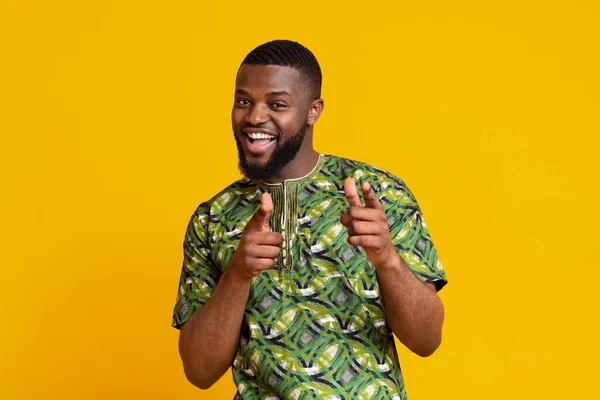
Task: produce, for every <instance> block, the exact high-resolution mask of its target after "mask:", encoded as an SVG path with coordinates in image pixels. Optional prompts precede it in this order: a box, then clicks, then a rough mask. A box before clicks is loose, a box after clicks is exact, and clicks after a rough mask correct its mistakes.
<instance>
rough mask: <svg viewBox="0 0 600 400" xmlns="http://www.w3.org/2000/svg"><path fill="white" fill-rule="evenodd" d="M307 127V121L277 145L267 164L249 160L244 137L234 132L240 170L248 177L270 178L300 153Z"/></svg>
mask: <svg viewBox="0 0 600 400" xmlns="http://www.w3.org/2000/svg"><path fill="white" fill-rule="evenodd" d="M307 122H308V121H307ZM307 127H308V124H307V123H306V122H305V123H304V124H303V125H302V128H300V130H299V131H298V132H297V133H296V134H295V135H294V136H292V137H291V138H289V140H287V141H286V142H285V143H284V144H282V145H281V146H277V145H276V146H275V150H273V154H271V157H269V160H268V161H267V162H266V163H265V164H259V163H252V162H248V159H247V158H246V154H244V148H243V144H242V139H241V138H240V137H238V135H235V134H234V135H233V136H234V137H235V143H236V145H237V149H238V157H239V159H240V162H239V165H238V167H239V169H240V172H241V173H242V174H244V175H245V176H247V177H248V178H250V179H255V180H258V179H265V178H269V177H271V176H273V175H275V174H277V173H278V172H279V171H281V170H282V169H283V167H285V166H286V165H287V164H288V163H289V162H290V161H292V160H293V159H294V158H295V157H296V154H298V151H299V150H300V147H302V142H304V135H305V134H306V128H307ZM275 140H277V139H275Z"/></svg>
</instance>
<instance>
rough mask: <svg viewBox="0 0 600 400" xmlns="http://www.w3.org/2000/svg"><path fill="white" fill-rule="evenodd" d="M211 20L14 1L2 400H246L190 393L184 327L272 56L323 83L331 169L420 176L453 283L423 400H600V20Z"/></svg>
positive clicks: (6, 147)
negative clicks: (277, 42) (183, 278)
mask: <svg viewBox="0 0 600 400" xmlns="http://www.w3.org/2000/svg"><path fill="white" fill-rule="evenodd" d="M202 3H203V2H201V1H172V2H166V1H164V2H161V1H115V0H113V1H74V0H62V1H59V0H56V1H34V0H1V1H0V163H1V165H0V166H1V168H0V178H1V188H2V192H1V197H0V198H1V200H0V201H1V213H2V215H0V226H1V230H0V232H1V233H0V234H1V237H0V239H1V241H0V246H1V251H0V266H1V272H2V275H1V282H0V296H1V297H0V300H1V302H0V304H1V306H0V312H1V314H0V317H1V324H2V325H1V329H0V398H2V399H138V398H140V399H142V398H144V399H173V398H177V399H213V398H226V399H228V398H231V397H232V396H233V393H234V390H235V389H234V386H233V384H232V383H231V377H230V375H227V376H225V377H224V378H223V379H221V380H220V381H219V382H218V383H217V384H216V385H215V386H214V387H213V388H211V389H210V390H209V391H205V392H201V391H199V390H197V389H195V388H193V387H192V386H191V385H190V384H188V383H187V382H186V380H185V378H184V375H183V372H182V368H181V365H180V361H179V356H178V353H177V331H176V330H174V329H172V328H170V320H171V312H172V308H173V304H174V300H175V294H176V289H177V283H178V278H179V272H180V265H181V256H182V250H181V244H182V240H183V233H184V229H185V226H186V224H187V221H188V218H189V217H190V215H191V213H192V212H193V211H194V209H195V207H196V206H197V205H198V204H199V203H200V202H201V201H203V200H206V199H208V198H209V197H210V196H212V195H213V194H214V193H215V192H217V191H218V190H220V189H221V188H223V187H224V186H225V185H227V184H228V183H230V182H231V181H233V180H235V179H237V178H238V171H237V167H236V164H237V154H236V151H235V145H234V141H233V139H232V133H231V128H230V120H229V118H230V117H229V114H230V108H231V104H232V99H233V97H232V96H233V84H234V75H235V72H236V70H237V67H238V65H239V63H240V62H241V60H242V59H243V57H244V56H245V54H246V53H247V52H249V51H250V50H251V49H252V48H254V47H255V46H256V45H258V44H260V43H262V42H265V41H268V40H271V39H274V38H290V39H294V40H298V41H300V42H301V43H303V44H305V45H306V46H307V47H309V48H310V49H311V50H312V51H313V52H314V53H315V55H316V56H317V58H318V59H319V61H320V63H321V65H322V69H323V73H324V88H323V97H324V99H325V105H326V106H325V111H324V114H323V116H322V119H321V120H320V121H319V123H318V124H317V126H316V145H317V150H319V151H321V152H323V153H333V154H337V155H341V156H346V157H351V158H356V159H359V160H363V161H366V162H371V163H373V164H375V165H377V166H380V167H382V168H385V169H387V170H389V171H390V172H392V173H394V174H396V175H399V176H400V177H402V178H403V179H404V180H405V181H406V182H407V184H408V185H409V187H410V188H411V189H412V191H413V192H414V193H415V195H416V196H417V199H418V201H419V203H420V205H421V207H422V209H423V212H424V214H425V217H426V220H427V222H428V226H429V228H430V231H431V234H432V237H433V239H434V242H435V244H436V246H437V248H438V251H439V254H440V256H441V259H442V261H443V263H444V266H445V268H446V270H447V273H448V277H449V280H450V284H449V285H448V286H447V287H446V288H445V289H444V290H443V291H442V292H441V297H442V299H443V301H444V304H445V307H446V323H445V328H444V342H443V345H442V347H441V348H440V349H439V351H438V352H437V353H436V354H435V355H434V356H432V357H431V358H428V359H421V358H419V357H417V356H414V355H411V354H409V353H408V352H407V351H406V350H404V349H402V350H401V352H400V353H401V354H400V356H401V360H402V365H403V368H404V374H405V379H406V384H407V388H408V393H409V396H410V398H411V399H413V400H417V399H442V398H443V399H507V398H510V399H546V398H553V399H554V398H568V399H589V398H593V397H595V395H594V394H593V389H594V388H595V386H596V385H595V384H594V383H596V379H597V373H598V367H597V363H598V358H599V357H600V352H599V350H598V345H597V340H598V337H600V330H599V328H598V325H599V322H598V311H597V307H598V304H599V300H600V298H599V295H598V294H597V293H598V289H597V277H596V274H597V273H598V268H599V265H598V258H597V251H596V249H597V248H598V246H597V230H598V226H599V222H600V221H599V218H598V212H597V210H596V204H597V199H598V194H599V190H598V178H597V170H598V155H597V152H598V149H599V146H598V135H599V134H600V129H599V128H600V123H599V119H598V116H599V110H600V108H599V106H600V98H599V93H600V81H599V77H598V71H600V61H599V54H600V49H599V45H598V43H599V36H600V35H599V33H600V30H599V28H598V24H599V23H598V21H599V20H600V12H599V6H598V3H597V2H595V1H592V0H589V1H578V0H572V1H569V2H566V1H565V2H548V1H543V2H542V1H525V2H523V1H515V0H510V1H502V2H500V1H464V0H457V1H432V2H425V3H423V2H408V1H402V2H392V1H390V2H388V3H386V4H385V5H383V4H382V3H381V2H358V1H344V2H304V3H302V2H232V1H219V2H210V5H204V4H202ZM207 3H208V2H207ZM415 3H417V5H415Z"/></svg>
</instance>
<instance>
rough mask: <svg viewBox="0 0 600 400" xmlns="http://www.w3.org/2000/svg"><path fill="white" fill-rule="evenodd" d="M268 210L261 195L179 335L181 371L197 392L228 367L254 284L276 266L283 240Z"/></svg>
mask: <svg viewBox="0 0 600 400" xmlns="http://www.w3.org/2000/svg"><path fill="white" fill-rule="evenodd" d="M272 210H273V203H272V200H271V197H270V196H269V195H268V194H266V193H265V194H263V197H262V203H261V207H260V208H259V210H258V211H257V212H256V213H255V214H254V216H253V217H252V218H251V219H250V221H249V222H248V224H247V225H246V227H245V229H244V232H243V233H242V238H241V239H240V244H239V246H238V248H237V249H236V251H235V253H234V255H233V256H232V257H231V260H230V262H229V264H228V265H227V268H226V270H225V272H224V273H223V275H222V276H221V277H220V279H219V281H218V283H217V285H216V287H215V289H214V291H213V292H212V294H211V295H210V297H209V298H208V299H207V300H206V302H205V303H204V305H203V306H202V307H201V308H200V309H199V310H198V311H197V312H196V313H195V314H194V315H193V316H192V317H190V318H189V320H187V322H186V323H185V325H184V326H183V328H182V329H181V332H180V336H179V354H180V355H181V360H182V362H183V368H184V371H185V374H186V377H187V378H188V380H189V381H190V382H191V383H192V384H194V385H195V386H197V387H199V388H201V389H208V388H209V387H211V386H212V385H213V384H214V383H215V382H216V381H217V380H218V379H219V378H220V377H221V376H222V375H223V374H224V373H225V371H227V369H228V368H229V367H230V366H231V364H232V362H233V359H234V357H235V353H236V351H237V348H238V345H239V340H240V332H241V327H242V322H243V318H244V312H245V309H246V303H247V302H248V295H249V293H250V286H251V282H252V278H253V277H255V276H256V275H258V274H260V273H261V272H262V271H264V270H266V269H271V268H273V267H274V266H275V261H274V258H275V257H277V255H279V251H280V246H281V243H282V241H283V238H282V236H281V233H278V232H270V229H269V218H270V216H271V213H272Z"/></svg>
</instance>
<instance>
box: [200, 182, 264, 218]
mask: <svg viewBox="0 0 600 400" xmlns="http://www.w3.org/2000/svg"><path fill="white" fill-rule="evenodd" d="M257 193H258V190H257V187H256V183H254V182H252V181H251V180H250V179H248V178H246V177H243V178H241V179H239V180H237V181H235V182H233V183H231V184H229V185H228V186H226V187H225V188H223V189H222V190H221V191H219V192H218V193H216V194H215V195H214V196H213V197H211V198H210V199H209V200H206V201H204V202H202V203H200V205H199V206H198V207H197V208H196V210H195V211H194V214H193V218H194V219H197V220H201V221H203V222H205V223H208V222H209V220H210V219H214V218H218V216H220V215H222V214H225V213H227V212H229V211H235V208H236V207H238V206H239V205H240V203H247V202H250V201H251V200H252V199H253V198H254V197H256V196H257V195H259V194H257Z"/></svg>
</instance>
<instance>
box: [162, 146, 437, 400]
mask: <svg viewBox="0 0 600 400" xmlns="http://www.w3.org/2000/svg"><path fill="white" fill-rule="evenodd" d="M346 177H351V178H353V179H354V180H356V181H357V184H358V185H360V183H362V182H363V181H368V182H369V183H370V184H371V186H372V187H373V189H374V190H375V192H376V193H377V194H378V196H379V198H380V200H381V202H382V204H383V206H384V208H385V211H386V215H387V217H388V222H389V226H390V232H391V236H392V240H393V242H394V244H395V246H396V248H397V250H398V252H399V254H400V256H401V257H402V259H403V260H404V261H405V263H406V264H407V265H408V267H409V268H410V269H411V270H412V272H413V273H414V274H415V275H416V276H417V277H418V278H419V279H420V280H421V281H423V282H434V283H435V285H436V288H437V289H438V290H439V289H441V287H442V286H444V285H445V283H446V276H445V273H444V270H443V268H442V265H441V263H440V261H439V260H438V256H437V252H436V250H435V248H434V246H433V243H432V241H431V238H430V235H429V233H428V231H427V228H426V225H425V222H424V221H423V217H422V215H421V212H420V210H419V206H418V205H417V202H416V200H415V198H414V197H413V195H412V194H411V192H410V191H409V190H408V188H407V187H406V185H405V184H404V183H403V182H402V181H401V180H400V179H399V178H397V177H395V176H393V175H391V174H390V173H388V172H385V171H383V170H380V169H378V168H375V167H373V166H370V165H367V164H365V163H361V162H357V161H352V160H349V159H344V158H339V157H335V156H328V155H321V156H320V158H319V161H318V163H317V165H316V166H315V169H314V170H313V171H312V172H311V173H310V174H308V175H307V176H305V177H303V178H300V179H294V180H288V181H285V182H283V183H282V184H276V185H271V184H266V183H264V182H260V181H254V180H249V179H247V178H243V179H241V180H239V181H237V182H235V183H233V184H232V185H230V186H228V187H227V188H226V189H224V190H223V191H222V192H221V193H219V194H217V195H216V196H215V197H213V198H212V199H211V200H209V201H208V202H205V203H202V204H201V205H200V206H199V207H198V209H197V210H196V212H195V213H194V214H193V216H192V218H191V221H190V223H189V225H188V230H187V233H186V236H185V241H184V261H183V268H182V271H181V278H180V284H179V291H178V296H177V300H176V305H175V310H174V315H173V322H172V324H173V326H174V327H176V328H180V327H181V326H182V325H183V324H184V323H185V322H186V321H187V320H188V319H189V318H190V317H191V316H192V315H193V314H194V312H196V311H197V310H198V309H200V308H201V307H202V306H203V305H204V304H205V303H206V301H207V300H208V299H209V297H210V295H211V293H212V291H213V290H214V288H215V286H216V285H217V282H218V280H219V277H220V276H221V274H222V272H223V271H224V269H225V267H226V266H227V263H228V262H229V259H230V258H231V256H232V255H233V253H234V252H235V250H236V248H237V246H238V243H239V241H240V238H241V235H242V232H243V230H244V227H245V225H246V223H247V222H248V220H249V219H250V218H251V217H252V215H253V214H254V213H255V211H256V210H257V209H258V208H259V207H260V201H261V194H262V193H263V192H264V191H267V192H269V193H270V194H271V196H272V198H273V205H274V209H273V215H272V217H271V220H270V222H271V230H273V231H279V232H282V233H283V236H284V243H283V245H282V249H281V253H280V256H279V257H278V266H277V268H276V269H274V270H270V271H264V272H262V273H261V274H260V275H258V276H257V277H255V278H253V281H252V285H251V289H250V295H249V298H248V303H247V307H246V311H245V314H244V320H243V325H242V331H241V337H240V343H239V347H238V350H237V354H236V356H235V360H234V362H233V366H232V370H233V379H234V381H235V383H236V385H237V390H238V391H237V394H236V395H235V398H236V399H345V400H349V399H406V391H405V388H404V381H403V379H402V373H401V370H400V364H399V361H398V355H397V353H396V347H395V344H394V337H393V334H392V331H391V329H390V328H389V326H388V325H387V323H386V318H385V311H384V310H385V309H384V304H383V299H382V297H381V293H380V290H379V285H378V282H377V274H376V271H375V268H374V266H373V265H372V264H370V263H369V261H368V260H367V258H366V255H365V253H364V251H363V249H362V248H360V247H354V246H351V245H349V244H348V242H347V240H346V239H347V229H346V228H345V227H344V226H343V225H342V224H341V222H340V216H341V214H342V213H343V212H344V211H345V210H346V209H347V208H348V207H349V206H348V203H347V200H346V197H345V195H344V187H343V185H344V179H345V178H346ZM359 193H360V191H359Z"/></svg>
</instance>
